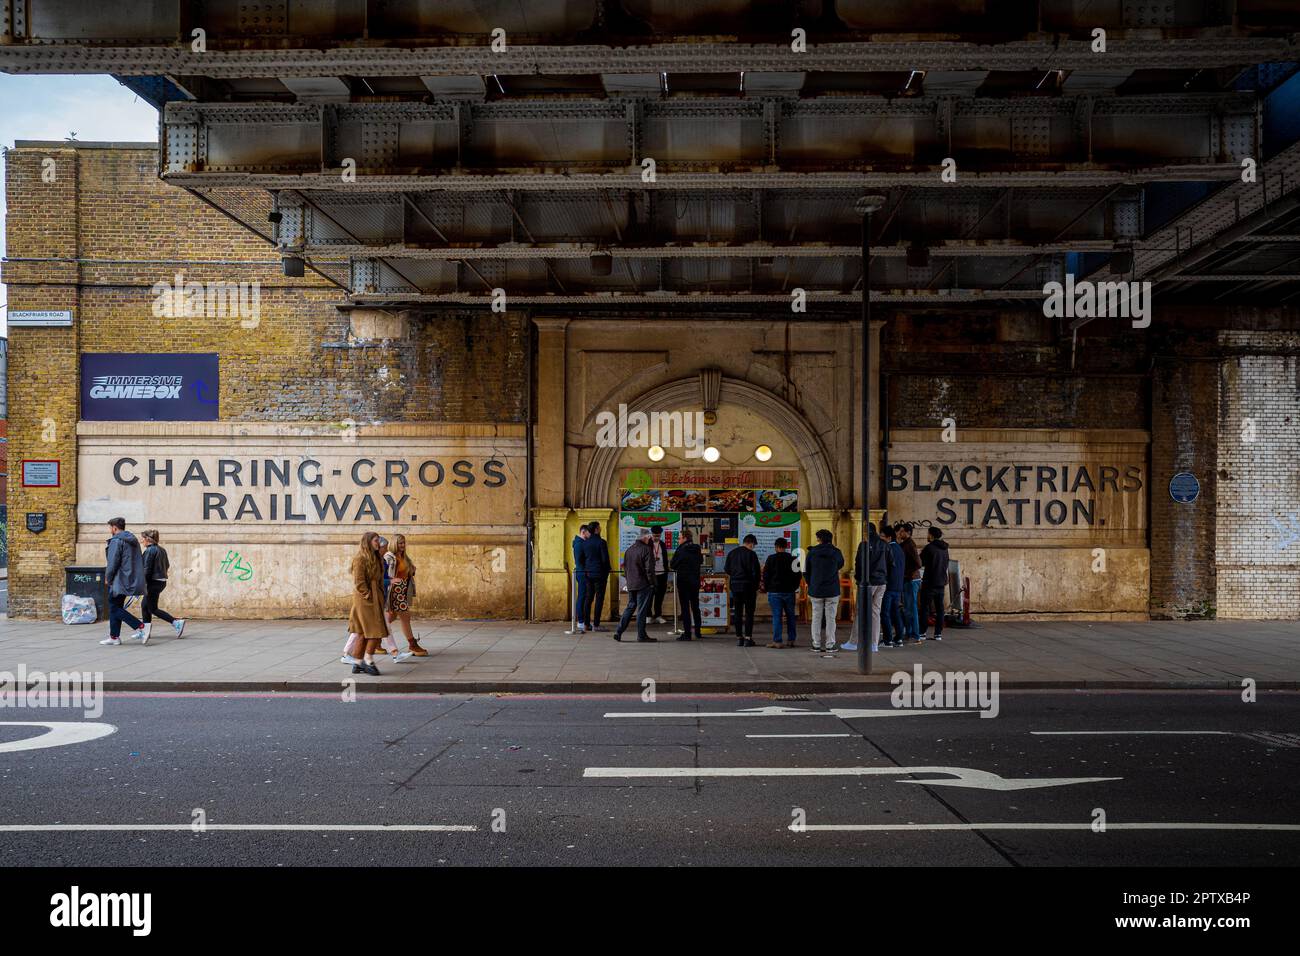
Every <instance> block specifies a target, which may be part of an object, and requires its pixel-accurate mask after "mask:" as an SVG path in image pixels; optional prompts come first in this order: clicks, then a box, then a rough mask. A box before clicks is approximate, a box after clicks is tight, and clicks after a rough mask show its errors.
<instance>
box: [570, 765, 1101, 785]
mask: <svg viewBox="0 0 1300 956" xmlns="http://www.w3.org/2000/svg"><path fill="white" fill-rule="evenodd" d="M908 774H944V775H945V776H949V777H956V778H957V779H955V780H899V781H896V782H897V783H914V784H920V785H921V786H926V787H971V788H973V789H976V790H1033V789H1036V788H1039V787H1064V786H1069V785H1071V784H1076V783H1100V782H1103V781H1106V780H1121V779H1123V778H1122V777H1024V778H1020V779H1012V780H1008V779H1007V778H1005V777H1000V776H998V775H997V774H996V773H990V772H989V771H987V770H975V769H973V768H971V767H588V768H586V769H585V770H584V771H583V773H582V775H583V776H584V777H590V778H603V779H612V778H631V777H635V778H646V777H669V778H682V777H868V776H906V775H908Z"/></svg>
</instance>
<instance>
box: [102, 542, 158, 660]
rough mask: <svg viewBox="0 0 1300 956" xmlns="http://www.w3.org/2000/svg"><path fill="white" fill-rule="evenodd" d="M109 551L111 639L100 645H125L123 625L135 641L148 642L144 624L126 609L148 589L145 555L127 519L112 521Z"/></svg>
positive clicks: (106, 581) (109, 629) (106, 551)
mask: <svg viewBox="0 0 1300 956" xmlns="http://www.w3.org/2000/svg"><path fill="white" fill-rule="evenodd" d="M108 533H109V535H110V536H111V537H109V539H108V547H107V548H105V550H104V554H105V557H106V558H107V562H108V564H107V569H106V571H105V574H104V583H105V584H107V585H108V637H106V638H104V640H102V641H100V642H99V643H101V644H110V645H112V646H114V647H116V646H117V645H119V644H121V643H122V638H121V637H120V635H121V633H122V622H123V621H125V622H126V623H127V624H129V625H130V626H131V637H133V638H134V639H135V640H137V641H142V642H143V641H146V640H148V638H147V637H145V634H144V631H143V630H142V628H143V627H144V625H142V624H141V623H140V620H139V619H138V618H137V617H136V616H135V615H133V614H132V613H131V612H130V611H128V610H127V609H126V600H127V598H130V597H142V596H143V595H144V592H145V587H144V555H143V554H142V553H141V552H140V542H138V541H136V539H135V535H133V534H132V533H131V532H129V531H127V530H126V519H125V518H109V519H108Z"/></svg>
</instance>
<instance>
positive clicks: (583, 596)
mask: <svg viewBox="0 0 1300 956" xmlns="http://www.w3.org/2000/svg"><path fill="white" fill-rule="evenodd" d="M590 537H591V526H590V525H585V524H584V525H581V526H580V527H579V528H578V533H577V534H575V535H574V536H573V583H574V585H575V587H576V588H577V594H575V595H574V598H573V616H574V618H576V623H577V628H578V633H579V634H581V633H582V632H583V631H585V630H586V629H587V617H586V614H587V571H586V567H585V565H586V563H587V552H586V551H585V550H584V549H583V545H584V544H586V543H587V539H588V538H590Z"/></svg>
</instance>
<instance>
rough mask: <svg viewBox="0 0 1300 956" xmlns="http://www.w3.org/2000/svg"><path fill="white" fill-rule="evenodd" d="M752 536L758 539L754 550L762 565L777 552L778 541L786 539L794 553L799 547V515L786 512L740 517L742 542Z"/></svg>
mask: <svg viewBox="0 0 1300 956" xmlns="http://www.w3.org/2000/svg"><path fill="white" fill-rule="evenodd" d="M749 534H752V535H753V536H754V537H756V538H757V539H758V545H757V546H756V547H755V548H754V551H755V553H757V554H758V560H759V562H760V563H764V562H766V561H767V559H768V557H769V556H771V555H772V554H773V553H774V552H775V551H776V539H777V538H785V539H786V542H787V544H788V545H789V548H790V551H791V552H792V553H793V551H794V550H795V548H797V547H799V515H798V514H786V513H784V512H772V513H761V514H745V515H741V516H740V540H741V541H744V540H745V535H749Z"/></svg>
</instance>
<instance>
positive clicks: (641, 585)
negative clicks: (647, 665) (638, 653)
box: [613, 528, 658, 643]
mask: <svg viewBox="0 0 1300 956" xmlns="http://www.w3.org/2000/svg"><path fill="white" fill-rule="evenodd" d="M650 539H651V534H650V529H649V528H642V529H641V534H640V535H639V536H638V537H637V540H636V541H634V542H633V543H632V546H631V547H630V548H628V549H627V553H626V554H625V555H623V574H624V576H626V577H627V606H626V607H624V608H623V617H622V618H621V619H620V620H619V622H618V627H617V628H616V629H615V630H614V634H613V637H614V640H616V641H621V640H623V632H624V631H626V630H627V626H628V625H629V624H630V623H631V622H632V613H633V611H635V612H636V639H637V640H638V641H640V642H642V643H645V642H647V641H657V640H658V638H657V637H651V636H650V635H649V634H647V633H646V629H645V619H646V614H647V613H648V612H649V610H650V599H651V598H653V597H654V593H655V553H654V548H653V547H651V545H650Z"/></svg>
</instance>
